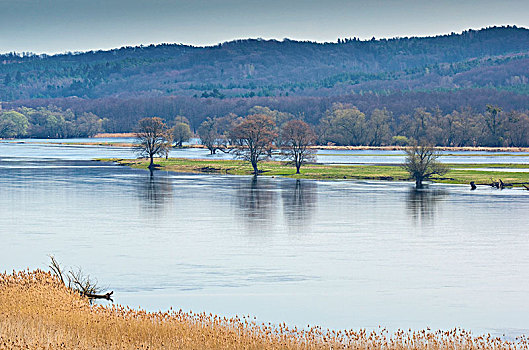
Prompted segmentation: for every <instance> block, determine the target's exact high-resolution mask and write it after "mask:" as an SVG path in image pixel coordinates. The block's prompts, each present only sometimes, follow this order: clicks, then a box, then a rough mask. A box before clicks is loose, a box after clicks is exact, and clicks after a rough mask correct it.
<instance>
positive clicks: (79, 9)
mask: <svg viewBox="0 0 529 350" xmlns="http://www.w3.org/2000/svg"><path fill="white" fill-rule="evenodd" d="M507 24H509V25H517V26H520V27H529V1H527V0H457V1H456V0H437V1H429V0H422V1H418V0H326V1H314V0H0V52H2V53H5V52H12V51H16V52H33V53H48V54H52V53H62V52H67V51H88V50H99V49H111V48H116V47H122V46H135V45H141V44H143V45H149V44H158V43H183V44H191V45H200V46H203V45H214V44H217V43H221V42H225V41H230V40H234V39H245V38H264V39H278V40H281V39H284V38H290V39H295V40H311V41H318V42H325V41H336V40H337V38H349V37H358V38H361V39H371V38H372V37H376V38H391V37H397V36H400V37H403V36H431V35H437V34H446V33H451V32H456V33H457V32H461V31H463V30H466V29H469V28H472V29H480V28H483V27H487V26H493V25H507Z"/></svg>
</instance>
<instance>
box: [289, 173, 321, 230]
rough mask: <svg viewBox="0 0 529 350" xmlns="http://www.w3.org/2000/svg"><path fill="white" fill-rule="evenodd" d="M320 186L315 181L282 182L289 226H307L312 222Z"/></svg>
mask: <svg viewBox="0 0 529 350" xmlns="http://www.w3.org/2000/svg"><path fill="white" fill-rule="evenodd" d="M317 191H318V186H317V183H316V182H315V181H301V180H299V179H298V180H295V181H282V182H281V199H282V200H283V214H284V216H285V219H286V221H287V223H288V224H289V225H296V226H299V225H301V226H305V225H307V224H310V223H311V222H312V217H313V213H314V210H315V208H316V203H317V198H318V196H317V195H316V193H317Z"/></svg>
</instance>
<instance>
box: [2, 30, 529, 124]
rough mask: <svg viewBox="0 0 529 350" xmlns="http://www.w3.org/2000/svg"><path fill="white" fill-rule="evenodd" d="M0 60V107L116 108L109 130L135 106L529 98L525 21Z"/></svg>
mask: <svg viewBox="0 0 529 350" xmlns="http://www.w3.org/2000/svg"><path fill="white" fill-rule="evenodd" d="M0 50H1V48H0ZM0 63H1V64H0V101H4V107H6V106H7V107H9V106H13V107H16V106H21V105H26V106H38V105H45V106H47V105H50V104H52V105H57V106H60V107H63V108H72V109H74V110H75V109H77V110H82V111H83V112H94V113H97V114H98V115H102V116H104V117H106V118H110V119H113V118H117V119H119V120H120V122H119V123H114V124H112V123H110V124H112V125H113V126H112V127H111V128H112V129H115V130H118V129H127V128H129V127H130V125H132V123H133V122H134V121H136V120H137V119H138V118H139V117H141V116H143V115H144V114H151V115H152V114H158V115H160V116H162V117H164V118H172V117H174V114H177V113H185V114H187V116H188V117H189V119H191V121H192V122H193V123H195V121H196V122H199V121H200V120H201V119H203V118H205V117H206V116H207V115H210V114H215V115H217V114H222V113H227V112H228V113H229V112H235V113H245V112H247V110H248V109H249V108H251V107H252V106H253V105H256V104H259V105H266V106H270V107H271V108H277V109H281V110H285V111H287V112H290V113H300V112H303V113H305V114H306V115H307V117H308V118H309V119H311V120H314V121H317V120H318V119H319V118H320V117H321V113H323V112H324V111H325V110H326V109H327V108H329V106H330V105H331V104H332V103H333V102H344V103H353V104H355V105H357V106H359V107H362V106H363V108H364V109H365V110H366V112H367V111H369V110H372V109H373V108H379V107H380V108H382V107H387V108H388V109H389V110H390V111H392V112H394V113H407V112H409V111H411V110H412V109H413V108H415V107H426V108H434V107H440V108H441V109H443V110H446V111H451V110H453V109H458V108H460V107H464V106H470V107H473V108H481V109H483V108H484V106H485V103H496V104H500V103H501V104H502V107H504V108H505V109H506V110H507V109H526V108H527V107H528V106H529V103H528V102H529V73H528V72H529V30H528V29H525V28H518V27H511V26H508V27H491V28H486V29H482V30H477V31H476V30H468V31H465V32H463V33H461V34H454V33H453V34H450V35H443V36H436V37H424V38H418V37H412V38H394V39H381V40H375V39H372V40H367V41H362V40H358V39H356V38H349V39H339V40H338V41H337V42H336V43H315V42H300V41H293V40H287V39H285V40H282V41H276V40H260V39H249V40H237V41H231V42H226V43H223V44H219V45H216V46H210V47H193V46H186V45H177V44H162V45H151V46H140V47H123V48H120V49H114V50H110V51H91V52H82V53H67V54H61V55H53V56H47V55H33V54H4V55H0ZM418 98H421V101H417V99H418ZM126 101H130V103H128V102H126ZM142 101H143V102H142ZM478 104H479V105H478ZM147 105H149V106H153V105H154V106H158V109H156V108H154V109H152V110H146V108H147V107H145V106H147ZM204 105H206V106H204ZM302 105H304V106H305V107H303V106H302ZM309 105H311V106H309ZM315 105H317V106H318V107H315ZM164 106H165V107H164ZM208 106H209V107H208ZM212 106H214V107H212ZM118 107H119V108H120V109H119V110H118V109H117V108H118ZM124 110H127V113H129V114H128V115H129V117H130V118H129V119H131V120H130V121H128V120H127V121H125V119H126V118H125V116H124V115H123V113H125V112H124Z"/></svg>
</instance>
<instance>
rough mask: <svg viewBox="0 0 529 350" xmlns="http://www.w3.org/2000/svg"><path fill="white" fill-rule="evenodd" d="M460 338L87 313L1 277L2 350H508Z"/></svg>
mask: <svg viewBox="0 0 529 350" xmlns="http://www.w3.org/2000/svg"><path fill="white" fill-rule="evenodd" d="M514 348H523V349H527V348H528V342H527V340H526V339H521V340H519V341H516V343H509V342H505V341H502V340H500V339H497V338H493V337H491V336H484V337H473V336H472V335H471V334H470V333H468V332H465V331H462V330H452V331H446V332H443V331H437V332H430V331H417V332H412V331H406V332H404V331H399V332H396V333H394V334H388V332H387V331H385V330H381V331H379V332H368V331H365V330H360V331H341V332H336V331H324V330H322V329H321V328H319V327H312V328H310V329H307V330H300V329H297V328H289V327H287V326H286V325H284V324H281V325H278V326H273V325H270V324H260V325H259V324H256V323H255V322H254V321H252V320H250V319H248V318H239V317H235V318H229V319H228V318H223V317H219V316H216V315H211V314H209V315H208V314H193V313H185V312H182V311H178V312H177V311H169V312H157V313H148V312H145V311H142V310H132V309H129V308H126V307H122V306H112V307H103V306H98V305H90V303H89V302H88V300H87V299H86V298H83V297H81V296H80V295H79V294H78V293H77V292H74V291H72V290H70V289H68V288H67V287H66V286H65V285H64V284H63V283H61V282H60V281H59V280H58V279H57V278H56V277H54V276H52V275H51V274H50V273H48V272H44V271H40V270H37V271H33V272H30V271H23V272H13V273H12V274H6V273H4V274H0V349H2V350H3V349H514Z"/></svg>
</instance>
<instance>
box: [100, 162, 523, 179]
mask: <svg viewBox="0 0 529 350" xmlns="http://www.w3.org/2000/svg"><path fill="white" fill-rule="evenodd" d="M100 160H101V161H111V162H116V163H118V164H120V165H124V166H130V167H132V168H137V169H148V165H149V162H148V160H146V159H100ZM155 163H156V165H157V169H159V170H164V171H172V172H179V173H194V174H205V173H207V174H224V175H252V167H251V166H250V165H249V163H248V162H244V161H242V160H209V159H186V158H169V159H156V161H155ZM449 167H450V168H451V170H450V171H449V172H448V173H447V174H446V175H445V176H443V177H434V178H433V181H434V182H440V183H450V184H469V183H470V181H474V182H476V183H478V184H481V183H483V184H485V183H487V184H488V183H491V179H492V180H494V181H498V179H501V180H502V181H503V182H505V183H521V182H529V164H449ZM259 170H261V171H262V173H261V175H264V176H278V177H290V178H296V179H312V180H344V179H354V180H385V181H411V180H410V177H409V175H408V173H406V171H405V170H404V169H403V168H402V167H400V166H398V165H328V164H306V165H305V166H303V167H302V168H301V174H296V169H295V168H294V167H293V166H291V165H289V164H288V163H287V162H279V161H266V162H260V163H259ZM517 170H519V171H517Z"/></svg>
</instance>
